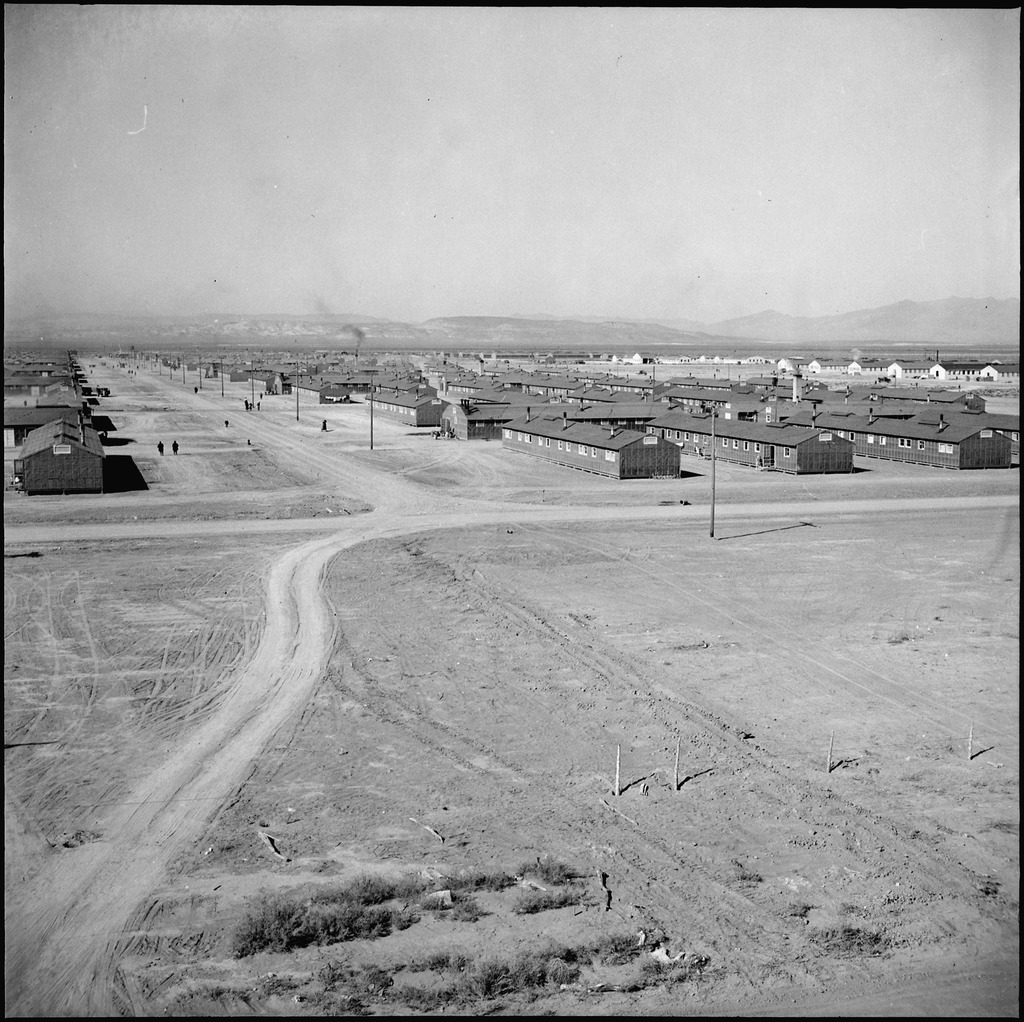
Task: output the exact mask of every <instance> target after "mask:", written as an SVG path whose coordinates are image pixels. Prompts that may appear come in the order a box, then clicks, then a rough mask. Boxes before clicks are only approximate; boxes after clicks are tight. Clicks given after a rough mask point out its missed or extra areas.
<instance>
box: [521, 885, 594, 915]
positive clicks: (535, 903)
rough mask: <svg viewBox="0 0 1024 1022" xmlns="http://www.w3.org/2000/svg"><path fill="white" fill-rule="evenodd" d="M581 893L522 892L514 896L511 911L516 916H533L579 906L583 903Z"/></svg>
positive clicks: (575, 891)
mask: <svg viewBox="0 0 1024 1022" xmlns="http://www.w3.org/2000/svg"><path fill="white" fill-rule="evenodd" d="M583 897H584V896H583V892H582V891H578V890H572V889H570V890H565V889H563V890H560V891H522V892H521V893H520V894H518V895H516V899H515V901H514V902H513V903H512V911H513V912H515V914H516V915H518V916H525V915H533V914H534V913H537V912H549V911H551V910H552V909H556V908H566V907H567V906H569V905H579V904H580V903H581V902H582V901H583Z"/></svg>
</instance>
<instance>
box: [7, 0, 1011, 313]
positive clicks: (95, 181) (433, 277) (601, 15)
mask: <svg viewBox="0 0 1024 1022" xmlns="http://www.w3.org/2000/svg"><path fill="white" fill-rule="evenodd" d="M4 22H5V30H6V31H5V47H6V54H5V57H6V69H5V70H6V91H5V115H6V121H5V126H4V131H5V174H4V181H5V225H4V226H5V253H4V254H5V260H4V261H5V283H6V287H5V307H6V311H7V313H8V315H14V314H20V313H23V312H27V311H33V310H36V309H46V310H53V311H96V312H99V311H131V312H142V313H145V312H152V313H187V314H193V313H199V312H240V313H269V312H291V313H308V312H318V311H329V312H337V313H341V312H354V313H361V314H365V315H374V316H383V317H388V318H393V319H403V320H409V321H415V322H419V321H422V320H424V319H427V318H430V317H434V316H443V315H508V314H514V313H550V314H556V315H573V314H579V315H584V314H586V315H601V316H616V317H634V318H640V317H660V318H673V319H676V318H688V319H695V320H700V321H703V322H712V321H715V320H718V319H723V318H726V317H731V316H739V315H746V314H750V313H755V312H759V311H762V310H764V309H769V308H770V309H776V310H778V311H780V312H785V313H790V314H792V315H827V314H831V313H837V312H846V311H849V310H852V309H858V308H867V307H872V306H877V305H884V304H887V303H889V302H893V301H898V300H900V299H904V298H909V299H913V300H917V301H925V300H930V299H937V298H946V297H949V296H952V295H957V296H961V297H977V298H981V297H988V296H993V297H996V298H1006V297H1011V296H1013V297H1016V296H1018V295H1019V293H1020V292H1019V279H1020V276H1019V273H1020V250H1019V237H1020V222H1019V221H1020V218H1019V145H1020V138H1019V120H1018V118H1019V101H1020V83H1019V40H1020V13H1019V11H1016V10H961V11H952V10H933V11H917V10H889V11H885V10H882V11H879V10H860V11H839V10H788V11H787V10H736V9H728V10H726V9H705V10H694V9H688V10H660V9H647V10H644V9H641V10H636V9H628V10H614V9H608V8H600V9H598V8H595V9H557V8H556V9H552V8H537V9H532V10H519V9H495V8H478V9H465V8H462V9H445V8H430V9H426V8H410V9H401V8H387V9H384V8H334V9H325V8H301V7H277V8H263V7H234V8H233V7H206V8H203V7H199V8H196V7H178V6H174V7H162V8H161V7H132V6H127V7H126V6H120V7H113V6H107V7H104V6H99V7H64V6H48V5H41V6H33V5H17V4H14V5H11V4H8V5H6V6H5V8H4Z"/></svg>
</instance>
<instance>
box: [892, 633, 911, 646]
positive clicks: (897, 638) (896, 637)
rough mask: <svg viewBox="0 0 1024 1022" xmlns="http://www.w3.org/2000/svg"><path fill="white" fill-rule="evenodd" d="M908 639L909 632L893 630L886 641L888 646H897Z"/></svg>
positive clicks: (909, 636)
mask: <svg viewBox="0 0 1024 1022" xmlns="http://www.w3.org/2000/svg"><path fill="white" fill-rule="evenodd" d="M910 639H911V635H910V633H909V632H894V633H893V634H892V635H890V636H889V638H888V639H887V640H886V641H887V642H888V643H889V645H890V646H899V645H900V644H901V643H904V642H910Z"/></svg>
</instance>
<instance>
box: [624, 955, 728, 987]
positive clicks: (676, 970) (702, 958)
mask: <svg viewBox="0 0 1024 1022" xmlns="http://www.w3.org/2000/svg"><path fill="white" fill-rule="evenodd" d="M710 964H711V959H710V958H708V957H707V956H706V955H684V956H683V957H682V958H680V959H679V960H678V961H675V962H672V961H669V962H663V961H659V960H658V959H657V958H651V957H650V955H648V956H647V957H646V958H644V960H643V961H642V962H641V963H640V984H639V986H640V987H641V988H642V987H647V986H654V985H656V984H665V983H685V982H686V981H687V980H691V979H696V978H697V977H698V976H699V975H700V974H701V973H702V972H703V971H704V970H705V969H706V968H707V967H708V965H710Z"/></svg>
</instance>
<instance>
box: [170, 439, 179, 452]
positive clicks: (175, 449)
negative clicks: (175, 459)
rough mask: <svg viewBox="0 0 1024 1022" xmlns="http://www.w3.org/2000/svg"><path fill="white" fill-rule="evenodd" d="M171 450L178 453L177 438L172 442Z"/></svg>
mask: <svg viewBox="0 0 1024 1022" xmlns="http://www.w3.org/2000/svg"><path fill="white" fill-rule="evenodd" d="M171 450H172V451H174V453H175V454H177V453H178V441H177V440H175V441H174V443H173V444H171Z"/></svg>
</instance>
